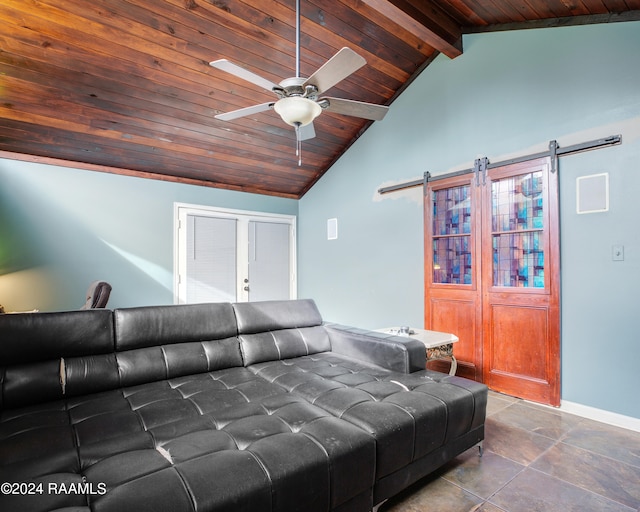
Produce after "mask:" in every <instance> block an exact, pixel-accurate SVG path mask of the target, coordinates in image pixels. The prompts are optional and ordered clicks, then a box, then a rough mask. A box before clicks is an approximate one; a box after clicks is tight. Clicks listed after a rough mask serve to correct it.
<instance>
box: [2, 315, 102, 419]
mask: <svg viewBox="0 0 640 512" xmlns="http://www.w3.org/2000/svg"><path fill="white" fill-rule="evenodd" d="M0 340H1V342H0V364H1V365H2V366H1V367H0V384H1V385H2V393H1V394H0V397H1V398H0V400H1V406H2V408H7V407H18V406H22V405H28V404H35V403H39V402H46V401H50V400H57V399H60V398H62V397H63V396H64V390H63V385H62V381H63V380H64V378H63V375H62V373H63V372H62V370H61V369H62V368H63V367H62V364H61V358H83V357H88V358H89V359H90V360H93V361H98V360H102V359H103V358H104V357H106V354H109V353H113V350H114V342H113V316H112V312H111V311H107V310H87V311H70V312H62V313H21V314H12V315H2V317H0ZM88 364H89V366H91V364H90V363H88ZM105 364H107V365H108V363H105ZM113 369H114V368H113V367H112V368H111V370H113Z"/></svg>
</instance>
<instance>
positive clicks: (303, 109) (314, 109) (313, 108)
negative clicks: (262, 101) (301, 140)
mask: <svg viewBox="0 0 640 512" xmlns="http://www.w3.org/2000/svg"><path fill="white" fill-rule="evenodd" d="M273 109H274V110H275V111H276V112H277V113H278V115H280V117H281V118H282V120H283V121H284V122H285V123H287V124H289V125H291V126H306V125H308V124H309V123H311V122H312V121H313V120H314V119H315V118H316V117H318V116H319V115H320V113H321V112H322V108H321V107H320V105H318V104H317V103H316V102H315V101H313V100H310V99H309V98H303V97H301V96H289V97H287V98H281V99H279V100H278V101H276V102H275V104H274V105H273Z"/></svg>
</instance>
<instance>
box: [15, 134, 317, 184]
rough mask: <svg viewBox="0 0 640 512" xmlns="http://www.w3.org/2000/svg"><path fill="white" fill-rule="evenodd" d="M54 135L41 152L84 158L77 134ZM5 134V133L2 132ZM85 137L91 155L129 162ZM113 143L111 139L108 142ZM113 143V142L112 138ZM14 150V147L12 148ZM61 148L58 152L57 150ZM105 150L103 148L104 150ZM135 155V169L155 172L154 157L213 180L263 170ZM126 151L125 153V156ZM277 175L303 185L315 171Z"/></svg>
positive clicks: (172, 169) (169, 167) (112, 148)
mask: <svg viewBox="0 0 640 512" xmlns="http://www.w3.org/2000/svg"><path fill="white" fill-rule="evenodd" d="M56 133H57V134H56V136H55V137H51V138H50V139H49V140H48V141H46V142H41V143H39V147H40V148H41V149H42V154H52V153H57V154H59V155H60V154H62V153H64V155H65V158H69V159H73V160H78V159H79V158H78V157H83V156H84V157H86V156H87V155H88V154H89V152H87V151H85V150H79V149H78V148H77V147H76V143H75V142H76V140H77V138H78V134H75V133H74V134H70V135H68V136H63V135H61V134H60V133H59V132H56ZM5 137H6V135H5ZM87 139H88V140H85V141H83V147H87V146H88V145H91V146H93V147H94V150H93V152H92V154H93V155H94V158H95V157H97V156H98V155H104V157H105V158H107V159H108V162H111V164H112V165H113V164H121V165H125V166H126V165H131V161H130V160H128V156H127V157H122V158H118V157H117V155H118V154H119V153H120V150H121V148H119V147H118V145H116V144H114V145H112V146H108V145H105V144H104V142H103V141H96V142H94V141H93V140H91V139H89V138H87ZM21 142H23V141H21V140H19V139H16V142H15V144H13V145H11V146H9V147H13V148H20V147H22V146H21V145H20V143H21ZM112 142H114V141H112ZM116 142H117V141H116ZM15 150H16V149H14V151H15ZM60 150H61V151H60ZM105 150H106V151H105ZM134 153H135V154H136V158H135V163H136V165H137V166H138V167H137V169H138V170H142V169H146V170H155V172H159V171H157V165H158V159H161V160H162V162H163V169H165V170H166V171H169V172H174V173H178V174H180V175H183V176H184V175H185V173H187V172H189V173H190V174H189V175H191V176H196V175H199V174H207V175H214V176H218V178H217V179H220V178H219V176H221V175H224V174H235V175H237V173H238V172H239V171H240V172H241V173H242V174H243V175H244V176H245V179H247V178H250V179H251V180H258V179H261V180H264V178H265V177H264V170H263V169H259V168H258V169H257V170H256V169H247V168H246V167H245V166H244V165H242V164H238V163H237V162H233V161H227V160H224V159H213V158H212V159H211V163H210V165H209V169H213V171H211V170H206V169H202V168H199V167H193V165H192V161H191V160H184V159H181V158H180V157H179V156H176V155H175V154H173V153H171V152H168V153H162V154H158V153H153V154H152V153H149V152H148V151H134ZM129 154H130V152H128V153H127V155H129ZM150 155H152V156H153V159H149V158H148V156H150ZM291 164H292V165H295V164H294V162H293V161H292V162H291ZM280 174H281V175H280V176H279V175H278V173H272V172H269V173H268V175H267V176H268V177H269V178H270V179H272V180H275V181H280V180H282V179H284V180H289V181H291V182H292V183H297V185H296V186H297V187H299V186H301V185H303V184H305V183H306V182H307V180H308V178H309V177H312V176H313V175H314V174H315V170H314V169H313V167H311V168H298V169H296V172H295V173H289V172H282V173H280Z"/></svg>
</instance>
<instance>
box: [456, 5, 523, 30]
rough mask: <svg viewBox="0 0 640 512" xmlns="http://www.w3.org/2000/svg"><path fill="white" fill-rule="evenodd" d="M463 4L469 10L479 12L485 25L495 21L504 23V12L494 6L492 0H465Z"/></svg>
mask: <svg viewBox="0 0 640 512" xmlns="http://www.w3.org/2000/svg"><path fill="white" fill-rule="evenodd" d="M465 4H466V5H467V6H468V8H469V9H470V10H472V11H473V12H475V13H477V14H479V15H480V16H481V17H482V19H483V20H484V21H485V25H495V24H497V23H506V22H508V21H510V20H508V19H507V16H506V14H505V13H504V12H503V11H502V9H500V8H498V7H497V6H496V2H495V1H494V0H465ZM518 21H523V20H518Z"/></svg>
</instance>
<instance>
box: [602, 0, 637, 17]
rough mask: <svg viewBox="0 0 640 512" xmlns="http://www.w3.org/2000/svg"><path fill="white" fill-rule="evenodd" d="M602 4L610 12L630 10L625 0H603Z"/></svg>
mask: <svg viewBox="0 0 640 512" xmlns="http://www.w3.org/2000/svg"><path fill="white" fill-rule="evenodd" d="M604 5H605V6H606V8H607V11H608V12H610V13H612V14H613V13H619V12H624V11H627V10H631V6H630V5H629V4H628V3H627V2H625V0H604Z"/></svg>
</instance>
